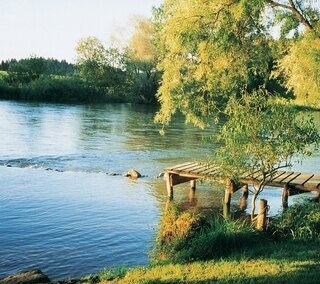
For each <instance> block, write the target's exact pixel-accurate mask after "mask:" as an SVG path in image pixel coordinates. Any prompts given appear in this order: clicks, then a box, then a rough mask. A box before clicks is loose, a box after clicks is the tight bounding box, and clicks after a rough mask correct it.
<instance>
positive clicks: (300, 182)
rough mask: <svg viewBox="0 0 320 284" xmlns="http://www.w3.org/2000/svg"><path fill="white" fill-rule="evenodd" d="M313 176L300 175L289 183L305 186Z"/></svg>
mask: <svg viewBox="0 0 320 284" xmlns="http://www.w3.org/2000/svg"><path fill="white" fill-rule="evenodd" d="M313 176H314V174H306V173H301V174H300V175H299V176H298V177H296V178H295V179H294V180H292V181H291V182H290V185H291V184H292V185H303V184H305V183H306V182H307V181H308V180H310V179H311V178H312V177H313Z"/></svg>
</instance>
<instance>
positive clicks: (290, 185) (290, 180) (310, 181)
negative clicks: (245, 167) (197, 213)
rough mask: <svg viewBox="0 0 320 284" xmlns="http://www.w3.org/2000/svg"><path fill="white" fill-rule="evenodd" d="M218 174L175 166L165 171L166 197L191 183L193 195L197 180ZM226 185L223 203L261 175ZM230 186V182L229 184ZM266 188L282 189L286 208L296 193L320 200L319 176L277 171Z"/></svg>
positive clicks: (191, 165) (210, 168) (192, 165)
mask: <svg viewBox="0 0 320 284" xmlns="http://www.w3.org/2000/svg"><path fill="white" fill-rule="evenodd" d="M218 174H219V168H218V167H217V166H214V165H210V164H204V163H198V162H187V163H184V164H179V165H175V166H172V167H168V168H166V169H165V175H164V178H165V181H166V188H167V192H168V197H169V198H170V199H172V198H173V187H174V186H175V185H178V184H180V183H184V182H188V181H190V182H191V188H190V189H191V192H192V193H193V194H194V192H195V190H196V180H197V179H214V178H216V177H217V176H218ZM226 182H227V183H228V184H227V185H226V193H225V203H228V202H229V203H230V198H231V195H232V194H233V193H234V192H235V191H237V190H238V189H239V188H240V187H242V186H244V185H246V186H248V185H251V184H258V183H259V182H261V175H259V174H253V175H252V174H247V175H246V174H244V175H242V177H241V178H240V186H238V187H234V186H231V187H230V180H229V181H228V180H227V179H226ZM231 184H232V182H231ZM265 185H267V186H274V187H281V188H283V195H282V203H283V206H284V207H287V204H288V196H289V195H293V194H296V193H301V192H307V191H315V192H317V198H318V199H319V198H320V174H317V173H316V174H314V173H302V172H292V171H277V172H275V173H274V174H273V175H272V176H270V177H269V178H267V180H266V184H265Z"/></svg>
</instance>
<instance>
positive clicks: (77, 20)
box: [0, 0, 163, 62]
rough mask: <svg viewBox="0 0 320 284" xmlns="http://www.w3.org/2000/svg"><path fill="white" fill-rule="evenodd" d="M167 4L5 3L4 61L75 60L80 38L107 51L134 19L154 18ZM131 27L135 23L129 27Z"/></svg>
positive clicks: (117, 0) (128, 0)
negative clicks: (95, 42) (93, 39)
mask: <svg viewBox="0 0 320 284" xmlns="http://www.w3.org/2000/svg"><path fill="white" fill-rule="evenodd" d="M162 2H163V0H0V61H1V60H8V59H12V58H16V59H21V58H28V57H30V56H42V57H45V58H54V59H58V60H63V59H64V60H67V61H68V62H75V59H76V52H75V47H76V45H77V42H79V40H81V39H83V38H86V37H88V36H95V37H97V38H98V39H99V40H100V41H102V42H103V43H104V44H105V46H106V47H108V45H109V46H111V41H112V40H111V39H112V38H114V37H116V38H118V39H124V38H126V37H128V34H129V31H130V27H132V21H131V22H130V20H132V18H133V17H134V16H142V17H150V16H151V10H152V7H153V6H155V7H158V6H160V5H161V3H162ZM130 23H131V25H130Z"/></svg>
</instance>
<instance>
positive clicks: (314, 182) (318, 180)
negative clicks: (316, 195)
mask: <svg viewBox="0 0 320 284" xmlns="http://www.w3.org/2000/svg"><path fill="white" fill-rule="evenodd" d="M303 186H305V187H306V188H310V187H311V188H320V174H315V175H314V176H313V177H312V178H311V179H309V180H308V181H307V182H306V183H305V184H304V185H303Z"/></svg>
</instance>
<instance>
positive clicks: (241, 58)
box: [156, 0, 270, 127]
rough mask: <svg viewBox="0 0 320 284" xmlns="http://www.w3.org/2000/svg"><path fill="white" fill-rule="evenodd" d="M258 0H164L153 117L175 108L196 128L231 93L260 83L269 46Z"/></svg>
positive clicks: (162, 118) (166, 118)
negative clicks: (158, 82) (156, 108)
mask: <svg viewBox="0 0 320 284" xmlns="http://www.w3.org/2000/svg"><path fill="white" fill-rule="evenodd" d="M264 4H265V3H264V1H261V0H250V1H249V0H248V1H222V0H216V1H212V0H183V1H182V0H166V1H164V5H163V11H162V12H163V13H162V19H161V23H160V31H159V37H160V41H159V46H160V47H161V50H162V52H163V53H162V54H161V58H160V63H159V66H158V67H159V69H160V70H162V72H163V76H162V82H161V86H160V88H159V90H158V100H159V102H160V103H161V109H160V111H159V112H158V113H157V115H156V121H158V122H161V123H163V124H167V123H169V122H170V119H171V116H172V114H173V113H175V112H176V111H178V110H179V111H181V112H182V113H183V114H184V115H185V117H186V121H187V122H192V123H193V124H195V125H197V126H199V127H205V126H206V125H207V124H209V122H210V121H209V119H210V118H211V117H212V115H215V114H217V112H218V110H219V109H220V108H221V107H222V106H223V105H224V104H225V103H226V102H227V100H228V98H229V97H230V96H232V95H234V94H240V93H241V91H243V90H250V89H254V88H256V87H257V86H258V85H263V84H264V83H265V81H266V80H267V78H268V74H269V63H270V56H269V54H270V50H269V47H268V42H267V39H266V36H265V31H264V27H263V25H262V21H261V9H263V7H264Z"/></svg>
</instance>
